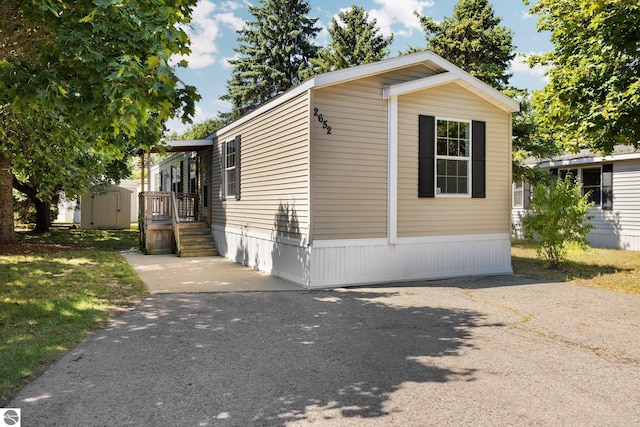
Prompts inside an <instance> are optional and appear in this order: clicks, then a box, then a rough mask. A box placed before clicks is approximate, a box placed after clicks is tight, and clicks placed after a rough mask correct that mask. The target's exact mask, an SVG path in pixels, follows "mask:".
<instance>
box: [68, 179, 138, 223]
mask: <svg viewBox="0 0 640 427" xmlns="http://www.w3.org/2000/svg"><path fill="white" fill-rule="evenodd" d="M132 193H133V192H132V191H131V190H128V189H126V188H123V187H120V186H116V185H112V186H110V187H109V188H108V189H107V192H106V193H104V194H99V195H92V194H85V195H83V196H80V227H81V228H83V229H85V230H91V229H102V230H122V229H127V228H130V227H131V195H132Z"/></svg>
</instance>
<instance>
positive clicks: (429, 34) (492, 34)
mask: <svg viewBox="0 0 640 427" xmlns="http://www.w3.org/2000/svg"><path fill="white" fill-rule="evenodd" d="M416 15H417V16H418V18H419V19H420V23H421V25H422V29H423V30H424V32H425V37H426V40H427V49H428V50H431V51H433V52H434V53H436V54H438V55H440V56H442V57H444V58H445V59H447V60H449V61H450V62H452V63H454V64H455V65H457V66H458V67H460V68H462V69H463V70H465V71H467V72H468V73H470V74H471V75H473V76H475V77H477V78H479V79H480V80H482V81H483V82H485V83H487V84H489V85H491V86H493V87H495V88H496V89H503V88H505V87H506V86H507V84H508V83H509V78H510V77H511V74H510V73H509V72H508V70H509V66H510V61H511V60H512V59H513V58H514V57H515V46H514V45H513V32H512V31H511V30H510V29H508V28H506V27H504V26H502V25H500V22H501V21H502V19H501V18H499V17H496V16H495V15H494V12H493V7H492V6H491V4H490V3H489V1H488V0H458V3H456V5H455V7H454V9H453V16H452V17H451V18H449V17H446V18H444V19H443V20H442V21H441V22H440V23H438V22H436V21H435V20H434V19H433V18H430V17H427V16H422V15H419V14H417V13H416Z"/></svg>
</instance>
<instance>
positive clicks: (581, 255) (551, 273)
mask: <svg viewBox="0 0 640 427" xmlns="http://www.w3.org/2000/svg"><path fill="white" fill-rule="evenodd" d="M511 263H512V265H513V271H514V273H516V274H521V275H524V276H529V277H534V278H538V279H547V280H552V281H558V282H571V283H579V284H581V285H586V286H592V287H596V288H603V289H611V290H616V291H622V292H629V293H635V294H640V252H637V251H624V250H618V249H599V248H589V249H587V250H582V249H580V248H571V249H569V253H568V256H567V260H566V261H565V262H563V263H562V264H561V265H560V267H559V268H557V269H547V268H546V267H545V263H544V261H542V260H539V259H537V258H536V250H535V246H533V245H530V244H526V243H524V242H519V241H514V242H513V244H512V246H511Z"/></svg>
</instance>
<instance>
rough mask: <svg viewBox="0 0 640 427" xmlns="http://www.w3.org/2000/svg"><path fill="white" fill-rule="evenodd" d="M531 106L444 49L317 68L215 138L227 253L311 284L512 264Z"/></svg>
mask: <svg viewBox="0 0 640 427" xmlns="http://www.w3.org/2000/svg"><path fill="white" fill-rule="evenodd" d="M518 109H519V104H518V102H517V101H515V100H513V99H511V98H509V97H507V96H505V95H504V94H502V93H500V92H499V91H497V90H495V89H493V88H492V87H490V86H488V85H487V84H485V83H483V82H481V81H480V80H478V79H476V78H475V77H472V76H471V75H470V74H468V73H466V72H464V71H463V70H461V69H460V68H458V67H456V66H455V65H453V64H451V63H450V62H448V61H446V60H444V59H443V58H441V57H439V56H438V55H436V54H434V53H432V52H421V53H416V54H412V55H406V56H401V57H397V58H393V59H388V60H385V61H380V62H377V63H373V64H367V65H362V66H358V67H353V68H348V69H345V70H339V71H335V72H332V73H327V74H322V75H318V76H315V77H313V78H311V79H309V80H307V81H305V82H304V83H302V84H300V85H298V86H297V87H295V88H293V89H291V90H289V91H288V92H286V93H284V94H282V95H280V96H279V97H277V98H275V99H273V100H271V101H270V102H268V103H266V104H264V105H263V106H261V107H259V108H258V109H256V110H255V111H253V112H252V113H250V114H248V115H246V116H244V117H242V118H240V119H239V120H237V121H235V122H233V123H231V124H229V125H228V126H226V127H224V128H223V129H220V130H219V131H218V132H216V133H215V134H213V135H211V136H210V137H209V138H210V139H213V157H212V161H211V169H212V170H211V174H210V177H211V178H210V180H211V187H210V188H211V193H210V195H211V198H210V200H211V208H210V213H209V215H208V216H209V220H210V221H211V227H212V230H213V234H214V238H215V242H216V245H217V248H218V251H219V252H220V253H221V254H222V255H224V256H225V257H227V258H231V259H234V260H236V261H237V262H239V263H242V264H245V265H249V266H251V267H254V268H256V269H259V270H261V271H264V272H267V273H270V274H273V275H275V276H278V277H281V278H284V279H286V280H289V281H292V282H295V283H298V284H300V285H302V286H305V287H310V288H317V287H330V286H343V285H348V284H364V283H380V282H390V281H399V280H416V279H432V278H443V277H454V276H463V275H475V274H510V273H512V269H511V255H510V246H511V240H510V232H511V218H510V213H511V209H510V207H511V200H510V195H511V132H512V122H511V116H512V113H514V112H516V111H518Z"/></svg>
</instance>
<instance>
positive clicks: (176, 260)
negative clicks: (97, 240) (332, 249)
mask: <svg viewBox="0 0 640 427" xmlns="http://www.w3.org/2000/svg"><path fill="white" fill-rule="evenodd" d="M122 255H123V256H124V257H125V259H126V260H127V261H128V262H129V264H131V265H132V266H133V268H134V269H135V270H136V273H138V276H140V278H141V279H142V281H143V282H144V283H146V285H147V287H148V288H149V292H151V293H152V294H158V293H174V292H189V293H191V292H255V291H301V290H304V288H302V287H301V286H298V285H294V284H293V283H290V282H286V281H284V280H281V279H278V278H276V277H273V276H270V275H268V274H264V273H260V272H259V271H256V270H254V269H252V268H249V267H244V266H242V265H240V264H238V263H235V262H233V261H231V260H228V259H226V258H223V257H220V256H213V257H196V258H180V257H177V256H176V255H173V254H169V255H144V254H143V253H141V252H140V251H125V252H122Z"/></svg>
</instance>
